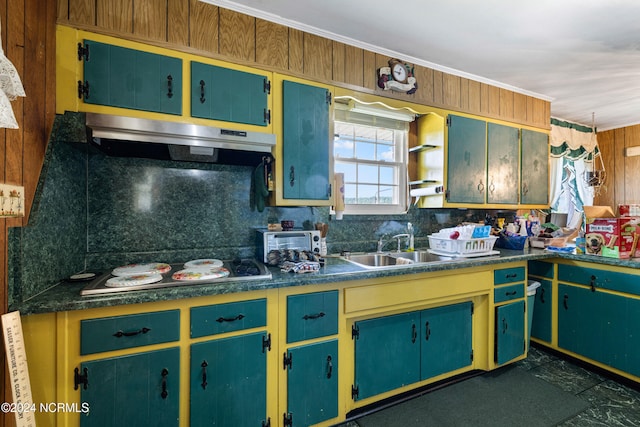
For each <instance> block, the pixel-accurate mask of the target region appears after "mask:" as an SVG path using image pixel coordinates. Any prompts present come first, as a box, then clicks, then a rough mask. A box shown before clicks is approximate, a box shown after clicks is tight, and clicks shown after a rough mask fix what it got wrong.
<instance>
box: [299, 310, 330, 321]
mask: <svg viewBox="0 0 640 427" xmlns="http://www.w3.org/2000/svg"><path fill="white" fill-rule="evenodd" d="M324 316H325V314H324V312H323V311H321V312H320V313H316V314H305V315H304V316H303V317H302V318H303V319H304V320H313V319H319V318H321V317H324Z"/></svg>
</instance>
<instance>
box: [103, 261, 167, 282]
mask: <svg viewBox="0 0 640 427" xmlns="http://www.w3.org/2000/svg"><path fill="white" fill-rule="evenodd" d="M168 271H171V266H170V265H169V264H165V263H161V262H150V263H145V264H129V265H123V266H122V267H117V268H115V269H114V270H113V271H112V272H111V274H113V275H114V277H112V278H110V279H109V280H107V282H106V283H105V286H108V287H111V288H117V287H125V286H140V285H147V284H149V283H156V282H159V281H161V280H162V274H163V273H167V272H168Z"/></svg>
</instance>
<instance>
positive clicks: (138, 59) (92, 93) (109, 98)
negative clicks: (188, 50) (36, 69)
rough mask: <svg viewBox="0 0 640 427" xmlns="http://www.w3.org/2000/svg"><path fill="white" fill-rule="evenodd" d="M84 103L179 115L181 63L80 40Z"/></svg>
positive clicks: (81, 85)
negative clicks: (82, 50) (82, 46)
mask: <svg viewBox="0 0 640 427" xmlns="http://www.w3.org/2000/svg"><path fill="white" fill-rule="evenodd" d="M82 61H83V65H84V81H79V82H78V86H79V87H78V96H79V97H81V98H82V100H83V101H84V102H85V103H88V104H99V105H105V106H110V107H121V108H129V109H134V110H143V111H152V112H157V113H167V114H175V115H181V114H182V60H181V59H180V58H173V57H169V56H164V55H158V54H154V53H149V52H143V51H140V50H134V49H128V48H124V47H120V46H113V45H110V44H105V43H99V42H94V41H92V40H84V54H83V55H82Z"/></svg>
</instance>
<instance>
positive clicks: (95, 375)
mask: <svg viewBox="0 0 640 427" xmlns="http://www.w3.org/2000/svg"><path fill="white" fill-rule="evenodd" d="M77 375H80V376H86V385H82V384H80V385H79V388H80V397H81V399H80V400H81V401H82V402H83V403H86V404H87V405H88V407H89V412H88V413H87V414H81V416H80V425H81V426H82V427H103V426H104V427H106V426H114V427H116V426H151V425H153V426H177V425H179V402H180V349H179V348H177V347H175V348H169V349H166V350H155V351H149V352H145V353H137V354H133V355H129V356H120V357H112V358H108V359H99V360H94V361H91V362H85V363H82V364H81V365H80V369H79V371H78V373H77ZM76 378H77V377H76Z"/></svg>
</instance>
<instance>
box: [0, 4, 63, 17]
mask: <svg viewBox="0 0 640 427" xmlns="http://www.w3.org/2000/svg"><path fill="white" fill-rule="evenodd" d="M3 16H7V15H6V14H4V15H3ZM57 17H58V19H61V20H68V19H69V0H58V9H57Z"/></svg>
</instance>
